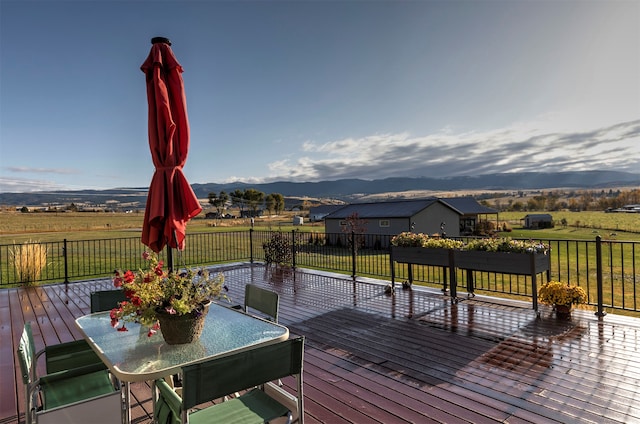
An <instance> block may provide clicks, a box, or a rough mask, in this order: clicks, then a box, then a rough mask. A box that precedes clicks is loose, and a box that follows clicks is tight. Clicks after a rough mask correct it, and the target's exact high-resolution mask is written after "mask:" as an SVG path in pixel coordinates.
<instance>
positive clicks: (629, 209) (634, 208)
mask: <svg viewBox="0 0 640 424" xmlns="http://www.w3.org/2000/svg"><path fill="white" fill-rule="evenodd" d="M605 212H624V213H640V205H624V206H623V207H621V208H616V209H613V208H609V209H607V210H606V211H605Z"/></svg>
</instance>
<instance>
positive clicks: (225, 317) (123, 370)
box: [76, 303, 289, 382]
mask: <svg viewBox="0 0 640 424" xmlns="http://www.w3.org/2000/svg"><path fill="white" fill-rule="evenodd" d="M76 324H77V325H78V327H79V328H80V330H81V331H82V332H83V333H84V336H85V339H86V340H87V341H88V342H89V344H90V345H91V346H92V347H93V348H94V350H96V352H97V353H98V355H100V357H101V359H102V360H103V361H104V363H105V364H106V365H107V366H108V367H109V369H110V370H111V371H112V372H113V374H114V375H115V376H116V377H117V378H119V379H120V380H122V381H128V382H134V381H149V380H155V379H157V378H162V377H165V376H168V375H171V374H175V373H177V372H179V369H180V368H181V367H183V366H184V365H187V364H190V363H193V362H199V361H203V360H207V359H211V358H214V357H217V356H224V355H227V354H230V353H233V352H237V351H241V350H243V349H248V348H252V347H256V346H259V345H264V344H269V343H275V342H277V341H280V340H286V339H287V338H288V337H289V330H288V329H287V328H286V327H284V326H282V325H279V324H276V323H273V322H270V321H267V320H264V319H260V318H256V317H253V316H251V315H247V314H245V313H243V312H240V311H237V310H234V309H231V308H228V307H225V306H222V305H218V304H215V303H214V304H212V305H211V307H210V308H209V313H208V314H207V317H206V323H205V326H204V330H203V331H202V336H201V337H200V339H199V340H197V341H194V342H192V343H187V344H181V345H168V344H167V343H165V342H164V339H163V338H162V335H161V334H160V333H158V334H156V335H153V336H151V337H148V336H147V328H146V327H143V326H141V325H139V324H135V323H129V322H128V323H127V324H126V326H127V328H128V329H129V331H125V332H123V331H117V330H116V329H114V328H113V327H111V320H110V318H109V312H99V313H95V314H90V315H85V316H83V317H80V318H78V319H76ZM161 331H162V330H161Z"/></svg>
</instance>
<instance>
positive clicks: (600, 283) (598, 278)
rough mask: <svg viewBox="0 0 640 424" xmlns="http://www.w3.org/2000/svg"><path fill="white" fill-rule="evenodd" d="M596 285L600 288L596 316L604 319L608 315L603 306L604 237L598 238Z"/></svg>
mask: <svg viewBox="0 0 640 424" xmlns="http://www.w3.org/2000/svg"><path fill="white" fill-rule="evenodd" d="M596 284H597V288H598V311H597V312H596V316H598V317H603V316H605V315H606V314H607V313H606V312H605V311H604V307H603V306H602V305H603V303H604V299H603V297H604V295H603V294H602V292H603V290H602V286H603V284H604V283H603V281H602V237H600V236H596Z"/></svg>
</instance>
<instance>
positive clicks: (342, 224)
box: [340, 219, 347, 227]
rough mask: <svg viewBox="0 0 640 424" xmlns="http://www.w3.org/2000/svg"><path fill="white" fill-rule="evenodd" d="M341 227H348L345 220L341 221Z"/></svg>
mask: <svg viewBox="0 0 640 424" xmlns="http://www.w3.org/2000/svg"><path fill="white" fill-rule="evenodd" d="M340 225H341V226H343V227H344V226H345V225H347V221H345V220H344V219H343V220H342V221H340Z"/></svg>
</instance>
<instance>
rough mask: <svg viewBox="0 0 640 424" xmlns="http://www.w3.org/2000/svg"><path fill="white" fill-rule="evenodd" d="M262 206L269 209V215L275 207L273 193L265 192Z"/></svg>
mask: <svg viewBox="0 0 640 424" xmlns="http://www.w3.org/2000/svg"><path fill="white" fill-rule="evenodd" d="M264 208H265V209H266V210H267V211H269V215H271V212H272V211H274V210H275V209H276V199H275V198H274V197H273V194H267V196H266V197H265V198H264Z"/></svg>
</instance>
